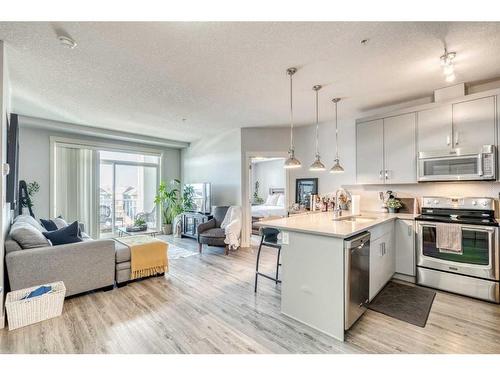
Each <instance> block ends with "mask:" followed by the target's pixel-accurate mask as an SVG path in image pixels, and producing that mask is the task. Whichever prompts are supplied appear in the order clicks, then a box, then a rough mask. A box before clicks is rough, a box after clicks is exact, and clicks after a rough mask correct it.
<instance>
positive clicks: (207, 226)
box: [196, 219, 215, 235]
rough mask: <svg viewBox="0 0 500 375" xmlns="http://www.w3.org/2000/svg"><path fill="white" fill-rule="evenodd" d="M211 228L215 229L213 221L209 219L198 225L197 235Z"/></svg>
mask: <svg viewBox="0 0 500 375" xmlns="http://www.w3.org/2000/svg"><path fill="white" fill-rule="evenodd" d="M211 228H215V219H210V220H208V221H206V222H204V223H201V224H198V227H197V228H196V231H197V232H198V235H200V233H203V232H204V231H206V230H208V229H211Z"/></svg>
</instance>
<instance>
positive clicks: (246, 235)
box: [241, 151, 290, 247]
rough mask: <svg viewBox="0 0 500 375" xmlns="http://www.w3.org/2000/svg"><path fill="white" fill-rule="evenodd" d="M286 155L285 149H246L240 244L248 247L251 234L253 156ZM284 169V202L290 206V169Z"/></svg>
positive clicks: (279, 156)
mask: <svg viewBox="0 0 500 375" xmlns="http://www.w3.org/2000/svg"><path fill="white" fill-rule="evenodd" d="M287 157H288V153H287V152H286V151H247V152H246V153H245V164H244V170H243V186H242V187H241V191H242V199H241V202H242V213H243V225H242V227H241V246H242V247H250V244H251V242H250V238H251V234H252V215H251V212H252V210H251V209H250V205H251V194H252V192H251V190H250V166H251V161H252V159H253V158H284V159H286V158H287ZM283 169H284V171H285V184H286V186H285V204H286V207H287V208H288V207H289V206H290V202H289V201H290V171H289V170H287V169H285V168H283Z"/></svg>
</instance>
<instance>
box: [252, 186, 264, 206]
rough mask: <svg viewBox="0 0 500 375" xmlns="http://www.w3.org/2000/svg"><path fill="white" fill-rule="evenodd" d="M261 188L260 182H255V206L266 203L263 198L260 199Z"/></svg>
mask: <svg viewBox="0 0 500 375" xmlns="http://www.w3.org/2000/svg"><path fill="white" fill-rule="evenodd" d="M259 186H260V183H259V181H255V190H254V192H253V203H254V204H262V203H264V199H262V198H261V197H259Z"/></svg>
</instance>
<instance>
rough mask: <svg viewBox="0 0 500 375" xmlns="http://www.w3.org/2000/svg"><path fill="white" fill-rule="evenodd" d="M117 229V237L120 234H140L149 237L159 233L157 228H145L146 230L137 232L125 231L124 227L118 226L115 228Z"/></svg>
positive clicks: (120, 235)
mask: <svg viewBox="0 0 500 375" xmlns="http://www.w3.org/2000/svg"><path fill="white" fill-rule="evenodd" d="M117 230H118V237H122V236H140V235H148V236H151V237H156V235H157V234H160V231H159V230H157V229H150V228H148V229H146V230H141V231H139V232H127V228H126V227H120V228H118V229H117Z"/></svg>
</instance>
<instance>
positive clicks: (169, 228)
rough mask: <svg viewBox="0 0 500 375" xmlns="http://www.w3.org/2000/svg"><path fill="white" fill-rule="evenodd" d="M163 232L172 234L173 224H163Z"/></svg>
mask: <svg viewBox="0 0 500 375" xmlns="http://www.w3.org/2000/svg"><path fill="white" fill-rule="evenodd" d="M163 234H172V224H163Z"/></svg>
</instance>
